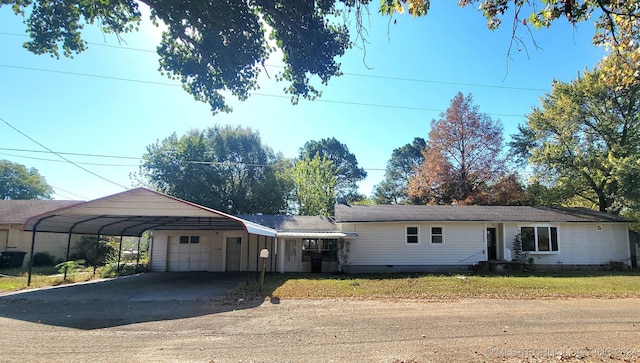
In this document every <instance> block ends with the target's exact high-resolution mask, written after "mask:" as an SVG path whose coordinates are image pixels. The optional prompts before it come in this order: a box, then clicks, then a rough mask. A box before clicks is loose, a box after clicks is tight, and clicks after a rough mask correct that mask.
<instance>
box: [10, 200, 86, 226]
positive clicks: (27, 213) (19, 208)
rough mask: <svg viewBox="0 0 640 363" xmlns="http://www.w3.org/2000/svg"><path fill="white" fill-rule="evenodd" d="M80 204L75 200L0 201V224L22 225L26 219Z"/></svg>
mask: <svg viewBox="0 0 640 363" xmlns="http://www.w3.org/2000/svg"><path fill="white" fill-rule="evenodd" d="M79 203H82V202H81V201H77V200H0V224H24V222H26V221H27V219H29V218H31V217H33V216H35V215H38V214H43V213H47V212H51V211H53V210H56V209H60V208H65V207H69V206H72V205H75V204H79Z"/></svg>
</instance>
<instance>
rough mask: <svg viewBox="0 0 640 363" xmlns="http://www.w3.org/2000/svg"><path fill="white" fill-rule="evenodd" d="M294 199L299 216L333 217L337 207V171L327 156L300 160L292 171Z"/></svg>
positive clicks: (317, 155)
mask: <svg viewBox="0 0 640 363" xmlns="http://www.w3.org/2000/svg"><path fill="white" fill-rule="evenodd" d="M292 175H293V183H294V185H295V188H294V199H295V203H296V205H297V211H298V214H299V215H303V216H332V215H333V211H334V205H335V188H336V183H337V181H338V179H337V177H336V169H335V167H334V164H333V162H332V161H331V160H329V159H328V158H327V157H326V156H323V157H322V158H320V155H319V154H316V155H315V156H314V157H313V158H308V157H306V158H304V159H302V160H298V161H297V162H296V164H295V166H294V168H293V171H292Z"/></svg>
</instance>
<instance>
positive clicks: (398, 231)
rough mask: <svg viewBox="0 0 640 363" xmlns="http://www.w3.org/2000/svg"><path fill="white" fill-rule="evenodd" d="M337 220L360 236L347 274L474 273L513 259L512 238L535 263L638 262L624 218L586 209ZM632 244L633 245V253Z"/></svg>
mask: <svg viewBox="0 0 640 363" xmlns="http://www.w3.org/2000/svg"><path fill="white" fill-rule="evenodd" d="M335 214H336V223H337V224H338V225H339V226H340V230H341V231H343V232H352V233H357V234H358V239H357V241H354V242H353V243H351V246H350V249H351V252H350V256H349V263H348V265H346V266H343V267H342V269H343V270H344V271H346V272H373V271H375V272H382V271H425V270H428V271H434V270H436V271H437V270H455V269H463V270H465V269H468V268H469V266H472V265H476V264H478V263H479V262H481V261H487V260H506V261H510V260H511V259H512V257H513V250H512V248H513V240H514V237H515V236H516V235H517V234H520V235H521V236H522V245H523V250H524V251H526V252H527V254H528V255H529V257H532V258H533V261H534V263H535V265H536V266H540V267H546V268H561V267H580V266H600V265H609V264H610V263H611V262H618V263H620V262H621V263H624V264H625V265H628V266H630V265H631V248H634V249H635V246H631V245H630V242H629V230H628V223H629V221H627V220H626V219H624V218H621V217H618V216H614V215H611V214H606V213H601V212H597V211H594V210H590V209H580V208H547V207H520V206H510V207H494V206H409V205H375V206H348V205H342V204H339V205H336V209H335ZM630 247H631V248H630Z"/></svg>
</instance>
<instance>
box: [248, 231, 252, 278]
mask: <svg viewBox="0 0 640 363" xmlns="http://www.w3.org/2000/svg"><path fill="white" fill-rule="evenodd" d="M249 247H251V234H250V233H247V286H249V278H250V274H251V272H250V270H249V258H251V254H250V252H249V251H250V250H249Z"/></svg>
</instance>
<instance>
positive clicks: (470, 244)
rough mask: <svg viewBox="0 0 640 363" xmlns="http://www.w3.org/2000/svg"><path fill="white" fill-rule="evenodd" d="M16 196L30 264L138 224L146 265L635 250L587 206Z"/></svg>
mask: <svg viewBox="0 0 640 363" xmlns="http://www.w3.org/2000/svg"><path fill="white" fill-rule="evenodd" d="M17 202H25V201H0V250H4V251H12V250H13V251H16V250H21V251H24V252H28V253H29V255H28V256H27V260H29V259H30V257H31V254H32V253H35V252H39V251H48V252H50V253H53V254H54V255H56V256H57V257H62V256H61V255H62V254H63V253H64V252H65V251H66V248H67V244H68V243H69V240H70V236H78V235H82V234H90V235H112V236H134V237H136V236H140V235H142V233H143V232H145V231H152V235H153V239H152V243H151V250H150V253H151V256H150V259H151V266H150V267H151V270H152V271H221V272H224V271H227V272H235V271H258V268H259V253H260V250H261V249H268V250H269V251H270V252H271V253H270V255H269V258H268V259H267V271H271V272H276V271H277V272H334V271H339V270H342V271H345V272H383V271H437V270H457V269H468V268H469V267H470V266H474V265H477V264H479V263H482V262H484V261H505V260H510V257H515V256H514V254H515V252H516V251H514V250H513V248H514V247H513V240H514V238H515V236H516V235H521V236H522V247H523V248H522V249H523V250H524V251H526V252H527V254H528V257H530V258H533V260H534V262H535V264H536V265H537V266H541V267H565V266H568V267H576V266H603V265H609V264H610V263H616V264H623V265H628V266H631V265H633V263H632V260H633V259H635V258H636V244H637V241H636V239H634V240H632V241H630V239H629V231H628V221H627V220H625V219H623V218H620V217H618V216H613V215H610V214H606V213H600V212H597V211H593V210H587V209H575V208H545V207H487V206H404V205H376V206H348V205H343V204H338V205H336V209H335V218H330V217H314V216H281V215H278V216H268V215H251V216H249V215H245V216H232V215H228V214H225V213H222V212H219V211H216V210H213V209H210V208H206V207H203V206H200V205H197V204H194V203H190V202H187V201H184V200H181V199H178V198H174V197H171V196H168V195H164V194H161V193H158V192H154V191H151V190H148V189H144V188H137V189H133V190H129V191H126V192H123V193H119V194H115V195H112V196H108V197H105V198H100V199H97V200H93V201H89V202H57V203H60V204H59V205H56V207H57V208H54V207H53V206H54V204H51V203H45V202H55V201H26V202H30V203H25V204H23V207H21V208H17V209H19V210H20V213H22V214H21V217H20V218H16V217H15V216H16V208H12V209H10V208H9V206H11V205H13V206H17V205H18V203H17ZM45 204H47V205H49V207H47V208H45V207H44V206H45ZM27 205H32V206H33V208H27ZM10 210H12V211H13V212H12V213H9V211H10ZM12 216H13V217H12ZM21 230H22V231H21ZM32 232H33V234H32ZM2 244H3V245H2ZM52 251H54V252H52ZM634 262H635V261H634Z"/></svg>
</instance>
